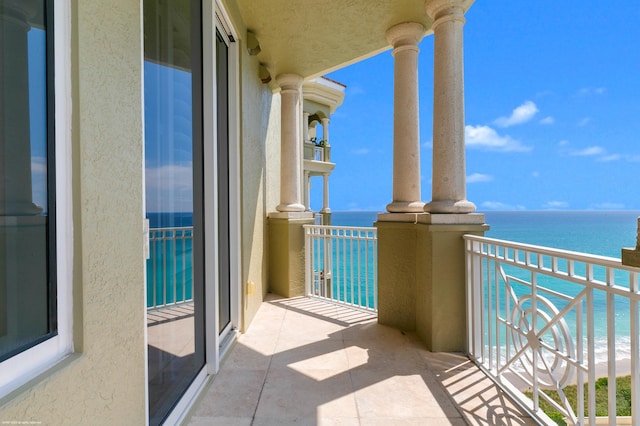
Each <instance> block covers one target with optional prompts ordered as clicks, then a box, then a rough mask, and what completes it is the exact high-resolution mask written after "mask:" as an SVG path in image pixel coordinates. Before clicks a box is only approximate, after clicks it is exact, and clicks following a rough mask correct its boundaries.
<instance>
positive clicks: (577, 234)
mask: <svg viewBox="0 0 640 426" xmlns="http://www.w3.org/2000/svg"><path fill="white" fill-rule="evenodd" d="M638 216H640V211H489V212H485V218H486V223H487V224H488V225H489V226H490V230H489V231H487V232H486V233H485V236H487V237H490V238H496V239H502V240H508V241H513V242H519V243H525V244H531V245H538V246H544V247H549V248H556V249H563V250H570V251H576V252H581V253H587V254H595V255H600V256H607V257H613V258H617V259H619V258H620V252H621V249H622V248H623V247H635V245H636V235H637V233H636V232H637V229H636V227H637V218H638ZM376 218H377V213H376V212H335V213H334V214H333V215H332V218H331V219H332V220H331V221H332V225H335V226H372V224H373V223H374V222H375V221H376ZM584 269H585V267H584V265H583V264H576V272H577V273H578V274H580V275H584V273H585V272H584ZM504 270H505V272H506V273H507V274H509V275H512V276H514V277H516V278H518V279H522V280H524V281H529V280H530V276H529V273H528V272H527V271H525V270H523V269H520V268H512V267H509V266H505V267H504ZM604 273H605V271H604V270H602V269H597V268H596V269H595V270H594V274H595V277H596V279H604ZM628 280H629V278H628V275H627V274H625V273H623V272H622V271H619V272H618V273H616V275H615V281H616V284H618V285H621V286H624V287H628V282H629V281H628ZM537 283H538V286H539V287H540V288H542V287H547V288H549V289H551V290H552V291H557V292H559V293H562V294H567V295H570V296H575V295H577V294H578V293H579V292H580V291H581V290H582V289H583V287H582V286H580V285H576V284H572V283H570V282H567V281H564V280H559V279H555V278H551V277H548V276H544V275H538V281H537ZM514 291H516V292H518V293H519V292H522V294H525V293H526V292H528V291H529V289H528V287H526V286H521V287H520V288H518V284H514ZM539 291H540V295H543V296H544V298H545V299H546V301H548V302H549V303H550V304H552V305H555V309H557V310H558V311H561V310H562V309H564V308H565V307H566V306H568V303H569V302H570V301H571V299H568V300H567V299H563V298H559V297H556V296H554V295H553V293H552V292H543V291H541V290H539ZM614 303H615V330H616V339H615V340H616V357H617V359H626V358H629V356H630V338H629V336H630V334H629V333H630V328H629V324H630V321H629V303H628V300H627V299H626V298H623V297H619V296H616V297H615V298H614ZM501 310H502V311H503V312H504V305H503V306H501ZM593 313H594V317H595V321H594V323H595V325H594V337H595V339H594V347H595V361H596V363H604V362H606V360H607V353H608V347H607V320H606V314H607V311H606V297H605V294H604V292H602V291H596V292H594V296H593ZM541 315H543V316H544V315H546V314H541ZM564 318H565V320H566V321H567V323H568V327H569V328H570V329H572V330H573V331H569V333H570V334H572V335H573V338H574V339H575V337H576V336H575V324H576V311H575V309H573V310H570V311H568V312H567V314H566V315H565V317H564ZM572 324H573V326H572ZM545 340H546V339H545ZM585 343H586V342H585Z"/></svg>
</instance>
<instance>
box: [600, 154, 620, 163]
mask: <svg viewBox="0 0 640 426" xmlns="http://www.w3.org/2000/svg"><path fill="white" fill-rule="evenodd" d="M621 158H622V155H620V154H609V155H605V156H603V157H600V158H598V161H603V162H605V163H608V162H610V161H617V160H620V159H621Z"/></svg>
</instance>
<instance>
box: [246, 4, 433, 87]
mask: <svg viewBox="0 0 640 426" xmlns="http://www.w3.org/2000/svg"><path fill="white" fill-rule="evenodd" d="M237 7H238V10H239V11H240V14H241V15H242V19H243V20H244V23H245V25H246V27H247V29H248V30H249V31H251V32H253V33H254V34H255V36H256V38H257V39H258V41H259V43H260V47H261V51H260V53H259V54H258V60H259V61H260V62H262V63H264V64H265V65H266V66H267V68H268V69H269V71H270V72H271V74H272V75H279V74H284V73H295V74H298V75H300V76H302V77H304V78H307V77H314V76H318V75H321V74H324V73H327V72H330V71H333V70H335V69H338V68H341V67H343V66H345V65H348V64H350V63H354V62H357V61H358V60H361V59H363V58H366V57H369V56H373V55H375V54H376V53H378V52H381V51H383V50H385V49H388V48H389V45H388V42H387V40H386V38H385V32H386V30H387V29H388V28H390V27H392V26H393V25H396V24H399V23H403V22H418V23H421V24H422V25H424V27H425V28H427V29H429V28H431V24H432V21H431V18H429V16H428V15H427V13H426V11H425V0H323V1H313V0H295V1H292V0H237Z"/></svg>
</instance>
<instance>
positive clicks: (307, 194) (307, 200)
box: [303, 171, 311, 212]
mask: <svg viewBox="0 0 640 426" xmlns="http://www.w3.org/2000/svg"><path fill="white" fill-rule="evenodd" d="M303 189H304V206H305V211H308V212H309V211H311V176H310V175H309V172H308V171H305V172H304V188H303Z"/></svg>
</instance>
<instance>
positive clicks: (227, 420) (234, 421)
mask: <svg viewBox="0 0 640 426" xmlns="http://www.w3.org/2000/svg"><path fill="white" fill-rule="evenodd" d="M252 421H253V418H251V417H247V418H240V417H192V418H191V420H190V421H189V423H188V425H189V426H251V425H252Z"/></svg>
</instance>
